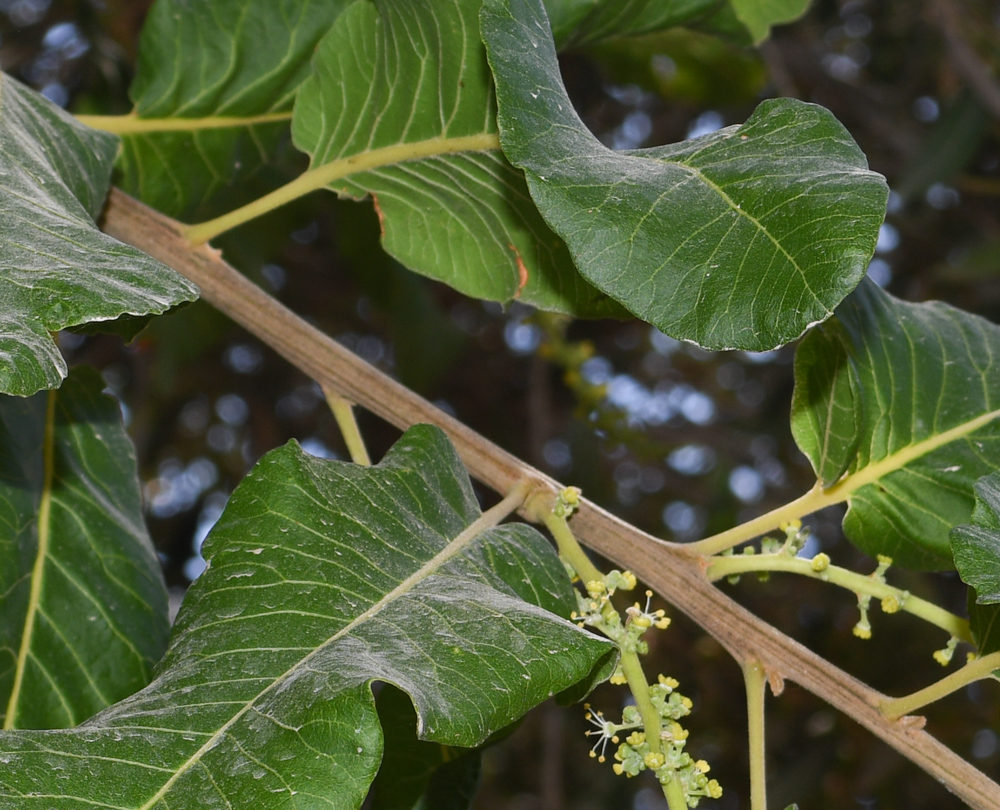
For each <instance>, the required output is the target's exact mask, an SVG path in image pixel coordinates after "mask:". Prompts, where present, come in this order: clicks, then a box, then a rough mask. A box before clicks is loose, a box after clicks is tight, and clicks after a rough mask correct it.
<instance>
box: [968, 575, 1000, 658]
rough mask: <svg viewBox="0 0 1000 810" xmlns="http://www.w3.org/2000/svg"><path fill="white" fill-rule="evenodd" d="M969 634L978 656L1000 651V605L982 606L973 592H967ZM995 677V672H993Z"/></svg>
mask: <svg viewBox="0 0 1000 810" xmlns="http://www.w3.org/2000/svg"><path fill="white" fill-rule="evenodd" d="M967 607H968V609H969V632H970V633H972V640H973V641H974V642H975V643H976V651H977V652H978V653H979V654H980V655H989V654H990V653H992V652H997V651H998V650H1000V605H997V604H990V605H982V604H980V603H979V602H978V601H976V595H975V591H972V590H970V591H969V599H968V605H967ZM993 674H994V675H997V671H994V673H993Z"/></svg>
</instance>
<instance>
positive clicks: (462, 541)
mask: <svg viewBox="0 0 1000 810" xmlns="http://www.w3.org/2000/svg"><path fill="white" fill-rule="evenodd" d="M526 491H527V488H526V487H515V489H514V490H513V491H512V492H511V494H510V495H508V496H507V497H506V498H504V499H503V500H502V501H501V502H500V503H498V504H497V505H496V506H494V507H493V508H491V509H488V510H487V511H486V512H484V513H483V514H481V515H480V516H479V517H478V518H477V519H476V520H475V521H473V522H472V523H470V524H469V525H468V526H467V527H466V528H465V529H463V530H462V531H461V532H460V533H459V534H458V535H456V536H455V538H454V539H453V540H451V541H450V542H449V543H448V544H447V545H446V546H445V547H444V548H442V549H441V550H440V551H439V552H438V553H437V554H435V555H434V556H433V557H431V558H430V559H429V560H427V562H425V563H424V564H423V565H422V566H420V567H419V568H418V569H417V570H416V571H414V572H413V573H412V574H410V576H408V577H407V578H406V579H404V580H403V581H402V582H400V583H399V585H397V586H396V587H395V588H393V589H392V590H391V591H389V592H388V593H387V594H385V596H383V597H382V598H381V599H379V600H378V601H377V602H375V603H374V604H372V605H371V606H370V607H369V608H368V609H367V610H365V611H363V612H362V613H359V614H358V615H357V616H356V617H355V618H354V619H352V620H351V621H350V622H349V623H347V624H346V625H344V626H343V627H342V628H340V630H338V631H337V632H336V633H334V634H333V635H332V636H330V638H328V639H327V640H326V641H324V642H323V643H322V644H321V645H320V646H318V647H316V648H315V649H314V650H313V651H312V652H310V653H309V654H308V655H306V656H304V657H303V658H300V659H299V660H298V661H297V662H296V663H295V664H293V665H292V666H291V667H289V668H288V669H287V670H285V672H283V673H281V674H280V675H278V676H277V677H276V678H274V679H273V680H272V681H271V682H270V683H269V684H268V685H267V686H266V687H264V689H262V690H261V691H260V692H258V693H257V694H256V695H255V696H254V697H252V698H251V699H249V700H248V701H247V702H246V705H244V706H243V708H241V709H240V710H239V711H238V712H236V713H235V714H234V715H233V716H232V717H231V718H230V719H229V720H227V721H226V723H224V724H223V725H222V726H221V727H220V728H219V729H218V730H217V731H216V732H215V733H214V734H212V735H211V736H210V737H209V738H208V739H207V740H206V741H205V743H204V744H203V745H202V746H201V747H200V748H199V749H198V750H197V751H195V752H194V753H193V754H192V755H191V756H190V757H189V758H188V759H187V761H186V762H184V763H182V764H181V765H180V766H179V767H178V768H177V770H176V771H174V773H173V774H171V776H170V778H169V779H168V780H167V781H166V782H164V784H163V786H162V787H161V788H160V789H159V790H158V791H157V792H156V793H155V794H154V795H153V796H151V797H150V798H149V800H148V801H147V802H146V803H145V804H143V805H141V806H140V807H139V808H138V810H150V808H152V807H153V806H154V805H155V804H156V803H157V802H158V801H159V800H160V799H162V798H163V797H164V796H165V795H166V794H167V791H169V790H170V788H171V787H172V786H173V785H174V783H175V782H176V781H177V780H178V779H180V778H181V776H182V775H183V774H185V773H186V772H187V771H188V770H190V769H191V768H192V767H194V766H195V765H197V764H198V763H199V762H200V761H201V759H202V757H203V756H204V754H205V753H206V752H207V751H209V750H211V749H212V748H214V747H215V746H216V745H218V743H219V740H221V739H222V737H223V735H224V734H225V733H226V732H227V731H228V730H229V729H230V728H231V727H232V726H233V725H234V724H235V723H236V722H237V721H238V720H239V719H240V718H241V717H243V716H244V715H245V714H247V713H248V712H249V711H251V710H252V709H253V707H254V706H255V705H256V704H257V702H258V701H259V700H260V699H261V698H262V697H264V695H266V694H267V693H268V692H270V691H272V690H273V689H275V688H277V687H278V686H279V685H280V684H282V683H283V682H284V681H285V680H286V679H288V678H289V677H291V675H292V674H293V673H294V672H295V671H296V670H298V669H300V668H301V667H302V666H303V665H305V664H307V663H308V662H309V661H310V660H312V659H313V658H315V657H316V656H317V655H319V654H320V653H321V652H323V651H324V650H325V649H327V648H328V647H330V646H331V645H332V644H334V643H336V642H337V641H339V640H340V639H341V638H343V637H344V636H345V635H347V634H348V633H350V632H351V631H353V630H354V629H356V628H357V627H358V626H360V625H362V624H363V623H364V622H366V621H368V620H369V619H370V618H371V617H372V616H374V615H375V614H376V613H378V612H379V611H381V610H382V609H383V608H384V607H385V606H386V605H389V604H391V603H392V602H393V601H395V600H396V599H398V598H399V597H401V596H402V595H404V594H406V593H409V592H410V591H411V590H412V589H413V588H414V587H415V586H416V585H418V584H419V583H420V582H422V581H423V580H425V579H427V578H428V577H430V576H432V575H433V574H434V573H436V572H437V571H438V570H439V569H440V568H441V567H442V566H443V565H445V564H446V563H447V562H448V561H449V560H451V559H452V558H453V557H454V556H456V555H457V554H459V553H460V552H461V551H462V550H463V549H465V548H466V547H467V546H468V545H469V544H470V543H472V542H473V541H474V540H475V539H476V538H477V537H478V536H479V535H480V534H481V533H482V532H483V531H485V530H486V529H489V528H491V527H493V526H495V525H496V524H497V523H498V522H499V521H500V520H502V519H503V518H504V517H506V516H507V515H509V514H510V513H511V511H513V510H514V509H516V508H517V507H518V506H519V505H520V504H521V503H522V502H523V501H524V497H525V494H526Z"/></svg>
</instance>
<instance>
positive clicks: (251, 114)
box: [120, 0, 353, 216]
mask: <svg viewBox="0 0 1000 810" xmlns="http://www.w3.org/2000/svg"><path fill="white" fill-rule="evenodd" d="M351 2H353V0H158V1H157V2H156V3H155V4H154V6H153V8H152V9H151V10H150V13H149V16H148V17H147V19H146V24H145V25H144V27H143V31H142V37H141V39H140V42H139V56H138V65H137V66H136V77H135V81H134V82H133V83H132V86H131V87H130V89H129V92H130V95H131V97H132V100H133V102H134V104H135V114H136V116H137V117H138V118H140V119H152V120H153V121H156V120H160V119H165V120H166V121H168V122H169V123H170V124H172V125H173V126H183V127H184V128H181V129H178V130H176V131H172V132H149V133H133V134H126V135H125V136H124V137H123V151H122V158H121V164H120V166H121V169H122V175H123V176H122V185H123V187H124V188H125V189H126V190H127V191H129V192H131V193H133V194H135V195H136V196H138V197H140V198H141V199H143V200H144V201H145V202H146V203H148V204H149V205H152V206H153V207H155V208H157V209H159V210H161V211H163V212H165V213H167V214H170V215H172V216H181V215H184V214H187V213H189V212H190V211H191V210H192V209H193V208H196V207H198V206H199V205H202V204H204V203H205V202H206V201H207V200H209V199H210V198H211V197H212V196H213V195H214V194H215V193H217V192H218V191H219V190H220V189H222V188H224V187H226V186H228V185H229V184H231V183H233V182H234V181H235V180H237V179H238V178H242V177H246V176H247V175H248V174H250V173H251V172H252V171H253V170H255V169H257V168H258V167H259V166H260V165H261V164H262V163H264V162H265V161H267V160H269V159H270V158H271V157H272V156H273V155H274V153H275V151H276V149H277V147H278V145H279V143H280V141H281V139H282V138H284V137H286V136H287V132H288V123H289V122H288V119H290V117H291V115H290V113H291V109H292V102H293V99H294V96H295V91H296V89H297V88H298V86H299V84H301V82H302V81H303V80H304V79H305V78H306V76H308V75H309V60H310V59H311V58H312V55H313V52H314V51H315V49H316V43H317V42H318V41H319V40H320V38H321V37H322V36H323V35H324V34H325V33H326V31H327V29H328V28H329V27H330V25H331V24H332V22H333V21H334V20H335V19H336V18H337V16H338V15H339V14H340V13H341V11H343V9H344V8H345V7H346V6H348V5H349V4H350V3H351ZM282 113H284V114H285V120H284V121H277V122H269V123H266V121H267V119H268V118H269V117H279V118H280V117H281V114H282ZM219 118H228V119H235V120H236V121H242V119H259V120H260V122H259V123H256V124H252V125H246V122H243V123H241V124H240V125H238V126H229V127H221V128H220V127H219V126H218V124H219V123H220V122H218V121H217V120H216V119H219ZM177 119H187V121H186V122H184V121H178V120H177Z"/></svg>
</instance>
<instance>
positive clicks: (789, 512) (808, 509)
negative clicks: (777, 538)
mask: <svg viewBox="0 0 1000 810" xmlns="http://www.w3.org/2000/svg"><path fill="white" fill-rule="evenodd" d="M834 490H835V488H834V487H831V488H830V489H825V490H824V489H823V488H822V487H821V486H820V485H819V484H818V483H817V484H816V485H815V486H814V487H813V488H812V489H810V490H809V491H808V492H807V493H806V494H805V495H801V496H800V497H798V498H796V499H795V500H794V501H790V502H789V503H786V504H785V505H784V506H779V507H778V508H777V509H773V510H771V511H770V512H767V513H766V514H763V515H761V516H760V517H756V518H754V519H753V520H750V521H747V522H746V523H742V524H740V525H739V526H734V527H733V528H731V529H727V530H726V531H724V532H720V533H719V534H716V535H713V536H712V537H707V538H705V539H704V540H698V541H697V542H695V543H689V544H688V545H686V546H685V550H687V551H690V552H691V553H693V554H701V555H704V556H709V555H712V554H719V553H720V552H722V551H725V550H726V549H728V548H733V547H734V546H738V545H739V544H740V543H745V542H747V541H748V540H753V539H754V538H755V537H760V536H761V535H762V534H767V533H768V532H771V531H775V530H777V529H779V528H780V527H781V526H782V524H784V523H788V522H790V521H792V520H795V519H797V518H801V517H803V516H804V515H809V514H812V513H813V512H816V511H818V510H820V509H822V508H824V507H826V506H830V505H832V504H835V503H840V502H841V501H842V500H845V499H846V497H847V496H846V495H844V496H843V497H838V496H839V490H837V491H836V492H835V491H834ZM831 493H833V494H832V495H831Z"/></svg>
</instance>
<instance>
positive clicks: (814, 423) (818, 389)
mask: <svg viewBox="0 0 1000 810" xmlns="http://www.w3.org/2000/svg"><path fill="white" fill-rule="evenodd" d="M857 385H858V382H857V370H856V369H855V367H854V364H853V362H852V361H851V359H850V357H849V356H848V354H847V350H846V349H845V347H844V344H843V343H842V342H841V341H840V340H839V338H838V337H837V336H836V335H834V334H831V332H830V331H829V330H826V331H824V330H821V329H814V330H813V331H811V332H809V333H808V334H807V335H806V336H805V338H804V339H803V340H802V343H801V344H800V345H799V347H798V349H797V350H796V352H795V390H794V392H793V393H792V436H794V437H795V441H796V443H797V444H798V446H799V449H801V450H802V452H803V453H805V454H806V456H807V457H808V459H809V461H810V462H811V463H812V467H813V470H815V472H816V477H817V478H818V479H819V480H820V483H822V484H823V486H830V485H831V484H834V483H836V481H837V480H838V479H839V478H840V476H842V475H843V474H844V473H845V472H847V468H848V467H849V466H850V465H851V462H852V461H853V460H854V458H855V456H856V455H857V451H858V442H860V441H861V436H860V434H859V433H858V430H857V425H858V424H859V423H860V420H861V413H860V406H861V398H860V397H855V395H854V389H855V388H856V387H857Z"/></svg>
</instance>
